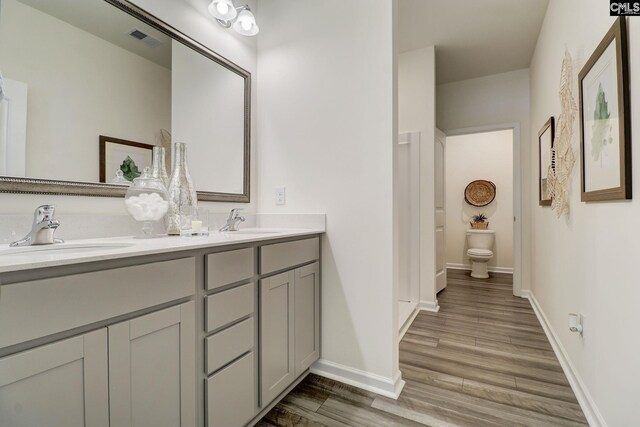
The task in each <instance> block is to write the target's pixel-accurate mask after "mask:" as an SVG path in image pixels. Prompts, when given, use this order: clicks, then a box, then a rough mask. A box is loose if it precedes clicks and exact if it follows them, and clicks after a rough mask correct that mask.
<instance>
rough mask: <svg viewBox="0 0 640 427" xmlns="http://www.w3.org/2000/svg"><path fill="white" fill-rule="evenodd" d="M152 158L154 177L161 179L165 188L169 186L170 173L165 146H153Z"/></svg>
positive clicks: (152, 173)
mask: <svg viewBox="0 0 640 427" xmlns="http://www.w3.org/2000/svg"><path fill="white" fill-rule="evenodd" d="M152 156H153V157H152V160H151V175H152V176H153V177H154V178H157V179H159V180H160V181H162V183H163V184H164V186H165V188H167V189H168V188H169V183H170V179H169V175H168V174H167V168H166V167H165V149H164V147H158V146H156V147H153V154H152Z"/></svg>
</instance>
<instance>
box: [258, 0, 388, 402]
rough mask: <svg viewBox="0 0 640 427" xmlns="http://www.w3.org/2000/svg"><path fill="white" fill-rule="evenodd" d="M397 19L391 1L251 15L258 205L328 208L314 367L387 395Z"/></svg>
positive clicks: (276, 6) (278, 8) (288, 4)
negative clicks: (281, 192)
mask: <svg viewBox="0 0 640 427" xmlns="http://www.w3.org/2000/svg"><path fill="white" fill-rule="evenodd" d="M394 16H395V2H394V1H393V2H389V1H385V0H375V1H373V0H355V1H349V2H344V1H339V0H327V1H322V2H315V1H314V2H308V1H303V2H301V1H293V0H272V1H269V3H268V7H263V8H261V9H260V11H259V13H258V17H257V18H258V20H259V21H260V28H261V31H260V36H259V40H258V46H259V50H258V51H259V57H258V62H259V68H258V74H259V80H260V97H259V99H258V134H259V137H260V143H259V145H258V208H259V210H260V211H261V212H264V213H278V212H281V213H285V212H326V214H327V234H326V236H325V237H324V238H323V240H322V328H321V330H322V355H321V357H322V360H321V363H320V364H319V365H316V369H321V370H322V372H323V374H334V375H339V376H340V377H341V379H343V380H345V379H347V380H348V379H349V378H351V379H352V380H353V381H354V382H356V383H358V385H360V386H366V385H367V384H369V385H374V386H376V387H379V388H382V389H383V390H386V391H390V390H393V387H394V382H395V377H397V376H398V375H399V371H398V362H397V351H398V350H397V341H396V339H397V317H396V311H397V307H396V301H397V299H396V292H395V289H394V283H393V282H394V268H393V262H392V259H393V241H392V240H393V215H392V201H393V200H392V198H393V187H392V185H393V182H392V181H393V179H392V178H393V177H392V172H393V170H392V165H393V143H394V140H396V139H397V127H396V126H395V125H394V117H395V110H394V101H395V100H394V91H395V88H394V73H395V64H394V60H393V58H394V46H393V36H392V31H393V25H392V22H393V19H394ZM303 17H306V19H304V18H303ZM356 17H357V18H356ZM278 186H285V187H286V192H287V203H286V205H285V206H276V205H275V197H274V190H275V188H276V187H278Z"/></svg>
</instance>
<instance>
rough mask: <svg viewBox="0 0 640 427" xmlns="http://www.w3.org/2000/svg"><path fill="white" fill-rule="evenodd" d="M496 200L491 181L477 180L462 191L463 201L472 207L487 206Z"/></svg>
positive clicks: (493, 185) (494, 187)
mask: <svg viewBox="0 0 640 427" xmlns="http://www.w3.org/2000/svg"><path fill="white" fill-rule="evenodd" d="M495 198H496V185H495V184H494V183H493V182H491V181H486V180H484V179H478V180H476V181H472V182H470V183H469V185H467V188H465V189H464V200H465V201H466V202H467V203H469V204H470V205H473V206H478V207H482V206H487V205H488V204H489V203H491V202H493V199H495Z"/></svg>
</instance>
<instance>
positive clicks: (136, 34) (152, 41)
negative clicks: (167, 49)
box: [127, 28, 162, 47]
mask: <svg viewBox="0 0 640 427" xmlns="http://www.w3.org/2000/svg"><path fill="white" fill-rule="evenodd" d="M127 34H129V35H130V36H131V37H133V38H134V39H136V40H140V41H141V42H143V43H144V44H146V45H147V46H149V47H156V46H158V45H160V44H161V43H162V42H161V41H160V40H158V39H156V38H153V37H151V36H150V35H149V34H147V33H145V32H143V31H140V30H139V29H137V28H134V29H133V30H131V31H129V32H128V33H127Z"/></svg>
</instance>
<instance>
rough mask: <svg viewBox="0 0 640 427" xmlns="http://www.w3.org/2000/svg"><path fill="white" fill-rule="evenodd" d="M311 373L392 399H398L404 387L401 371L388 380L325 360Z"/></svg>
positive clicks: (320, 361)
mask: <svg viewBox="0 0 640 427" xmlns="http://www.w3.org/2000/svg"><path fill="white" fill-rule="evenodd" d="M311 373H313V374H316V375H320V376H321V377H326V378H329V379H332V380H334V381H339V382H341V383H344V384H349V385H352V386H354V387H358V388H361V389H363V390H367V391H370V392H373V393H376V394H379V395H381V396H385V397H389V398H391V399H397V398H398V396H400V392H401V391H402V388H403V387H404V380H403V379H402V374H401V373H400V371H397V372H396V374H395V375H394V377H393V378H387V377H383V376H380V375H376V374H372V373H370V372H365V371H361V370H359V369H355V368H351V367H349V366H345V365H341V364H339V363H334V362H330V361H328V360H325V359H320V360H318V361H317V362H316V363H314V364H313V366H311Z"/></svg>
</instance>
